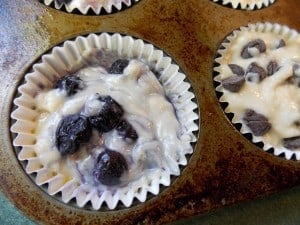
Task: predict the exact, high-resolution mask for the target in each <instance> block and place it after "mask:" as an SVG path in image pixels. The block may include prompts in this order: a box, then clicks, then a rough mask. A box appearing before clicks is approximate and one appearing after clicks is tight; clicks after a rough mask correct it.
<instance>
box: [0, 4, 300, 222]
mask: <svg viewBox="0 0 300 225" xmlns="http://www.w3.org/2000/svg"><path fill="white" fill-rule="evenodd" d="M4 5H5V7H2V8H1V9H0V19H1V25H2V28H3V29H5V30H6V33H5V34H4V35H2V36H1V37H0V46H1V51H2V53H3V54H4V55H6V56H7V57H3V58H2V59H1V60H0V62H1V78H2V79H1V84H0V85H1V88H0V96H1V99H0V102H1V110H0V113H1V124H2V127H1V129H0V137H1V139H0V146H1V148H0V155H1V157H0V158H1V166H0V168H1V179H0V189H1V191H2V192H3V193H4V194H5V195H6V196H7V197H8V198H9V200H10V201H11V202H13V204H15V205H16V206H17V207H18V208H20V209H21V210H22V211H23V212H24V213H25V214H26V215H28V216H29V217H30V218H32V219H33V220H34V221H37V222H41V223H44V224H63V223H73V224H75V223H86V224H99V223H102V224H117V223H120V222H122V223H123V224H136V223H142V224H164V223H168V222H172V221H176V220H178V219H182V218H186V217H189V216H193V215H199V214H203V213H205V212H211V211H213V210H214V209H217V208H224V207H225V208H226V206H228V205H233V204H237V203H239V202H243V201H246V200H251V199H255V198H258V197H262V196H267V195H270V194H274V193H278V192H280V191H282V190H285V189H289V188H291V187H295V186H298V185H299V184H300V165H299V163H298V162H297V161H293V160H286V159H284V158H281V157H276V156H274V155H272V154H269V153H267V152H264V151H262V150H261V149H260V147H259V146H256V145H254V144H253V143H252V142H251V141H249V140H248V139H247V138H246V137H244V136H243V135H241V134H240V133H239V132H238V131H237V130H236V129H235V128H234V126H233V125H232V124H231V122H230V120H229V119H228V118H227V117H226V115H225V113H224V111H223V109H222V107H221V105H220V103H219V101H218V98H217V95H216V92H215V84H214V81H213V64H214V58H215V54H216V52H217V49H218V47H219V46H220V43H221V42H222V40H223V39H224V38H225V37H226V36H227V35H228V34H229V33H231V32H232V31H233V30H235V29H237V28H239V27H241V26H246V25H247V24H248V23H256V22H272V23H279V24H283V25H287V26H289V27H290V28H292V29H296V30H299V29H300V27H299V24H300V18H299V17H298V14H297V12H298V10H299V3H298V1H297V0H277V1H276V2H275V3H273V4H272V5H270V6H269V7H266V8H263V9H260V10H254V11H244V10H237V9H232V8H230V7H224V6H222V5H220V4H217V3H214V2H213V1H211V0H201V1H199V0H190V1H182V0H176V1H157V0H142V1H140V2H138V3H137V4H135V5H134V6H132V7H130V8H128V9H126V10H122V11H120V12H117V13H114V14H112V15H104V16H95V15H90V16H82V15H75V14H69V13H67V12H64V11H60V10H56V9H53V8H50V7H47V6H45V5H43V4H41V3H39V2H38V1H36V0H28V1H21V0H19V1H9V0H4ZM102 32H110V33H121V34H125V35H131V36H134V37H136V38H141V39H143V40H145V41H147V42H149V43H151V44H154V45H155V46H157V47H158V48H160V49H162V50H163V51H164V52H166V53H167V54H168V55H169V56H170V57H171V58H172V59H173V60H174V61H175V62H176V63H177V64H178V65H179V66H180V67H181V68H182V70H183V72H184V73H185V74H186V75H187V77H188V79H189V81H190V83H191V85H192V87H193V90H194V93H195V95H196V97H197V100H198V103H199V109H200V112H199V113H200V115H201V120H199V127H200V132H199V136H198V141H197V144H196V145H195V149H194V153H193V155H192V156H191V157H190V159H189V162H188V165H187V166H186V168H184V170H183V171H182V174H181V175H180V176H179V177H177V178H175V179H174V181H173V183H172V185H171V186H169V187H167V188H164V189H163V190H162V192H161V193H160V194H159V195H157V196H153V197H152V198H151V199H149V200H148V201H146V202H145V203H139V204H136V205H134V206H132V207H130V208H128V209H120V210H115V211H110V212H106V211H101V212H99V211H94V210H85V209H79V208H77V207H73V206H69V205H66V204H64V203H61V202H58V201H57V200H55V199H53V198H52V197H50V196H49V195H47V194H46V192H44V191H43V190H41V189H40V188H39V187H38V186H36V185H35V184H34V183H33V182H32V180H31V178H30V177H28V176H27V175H26V174H25V172H24V170H23V168H22V165H20V163H19V161H18V160H17V158H16V152H15V150H14V148H13V147H12V144H11V141H12V137H11V134H10V132H9V128H10V123H11V121H10V112H11V107H12V98H13V97H14V94H15V91H16V88H17V86H18V85H19V84H20V83H21V82H22V79H23V77H24V74H25V73H26V72H28V71H30V69H31V65H32V64H33V63H35V62H38V61H39V57H40V56H41V55H42V54H44V53H45V52H47V51H49V49H51V48H52V47H53V46H56V45H59V44H60V43H62V42H63V41H65V40H67V39H71V38H75V37H76V36H79V35H87V34H89V33H102Z"/></svg>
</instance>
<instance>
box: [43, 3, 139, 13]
mask: <svg viewBox="0 0 300 225" xmlns="http://www.w3.org/2000/svg"><path fill="white" fill-rule="evenodd" d="M138 1H139V0H100V1H90V0H69V1H59V0H43V2H44V4H45V5H47V6H49V5H51V4H54V7H55V8H56V9H62V7H65V9H66V11H67V12H69V13H71V12H73V11H74V10H76V9H77V10H79V12H80V13H82V14H87V13H88V11H89V10H92V12H94V13H95V14H96V15H99V14H101V10H102V9H103V10H104V11H105V12H106V13H112V11H113V8H115V9H116V10H118V11H120V10H122V9H123V8H124V7H130V6H131V5H132V4H133V3H134V2H138Z"/></svg>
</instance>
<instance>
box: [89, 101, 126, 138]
mask: <svg viewBox="0 0 300 225" xmlns="http://www.w3.org/2000/svg"><path fill="white" fill-rule="evenodd" d="M99 101H101V102H102V103H103V105H102V109H101V111H100V113H99V114H98V115H96V116H90V117H89V122H90V123H91V125H92V126H93V127H94V128H96V129H97V130H98V131H99V132H101V133H103V132H108V131H110V130H112V129H113V128H115V127H116V126H117V125H118V123H119V122H120V121H121V117H122V115H123V113H124V111H123V109H122V107H121V106H120V105H119V104H118V103H117V102H116V101H115V100H114V99H113V98H112V97H110V96H100V97H99Z"/></svg>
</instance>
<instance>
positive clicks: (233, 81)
mask: <svg viewBox="0 0 300 225" xmlns="http://www.w3.org/2000/svg"><path fill="white" fill-rule="evenodd" d="M244 83H245V78H244V77H243V76H236V75H233V76H230V77H227V78H225V79H224V80H222V86H223V88H224V89H226V90H229V91H231V92H238V91H239V90H240V89H241V88H242V86H243V84H244Z"/></svg>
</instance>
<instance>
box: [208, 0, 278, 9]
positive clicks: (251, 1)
mask: <svg viewBox="0 0 300 225" xmlns="http://www.w3.org/2000/svg"><path fill="white" fill-rule="evenodd" d="M212 1H214V2H217V3H220V4H223V5H231V6H232V8H234V9H237V8H239V7H240V8H241V9H243V10H254V9H261V8H263V7H268V6H269V5H271V4H272V3H274V2H275V0H212Z"/></svg>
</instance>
